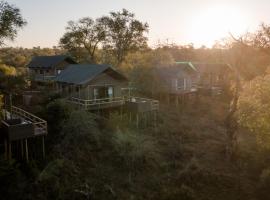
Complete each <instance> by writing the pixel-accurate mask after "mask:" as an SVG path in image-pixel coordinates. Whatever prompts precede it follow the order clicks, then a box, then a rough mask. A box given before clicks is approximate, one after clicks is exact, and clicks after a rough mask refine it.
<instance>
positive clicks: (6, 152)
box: [4, 140, 8, 160]
mask: <svg viewBox="0 0 270 200" xmlns="http://www.w3.org/2000/svg"><path fill="white" fill-rule="evenodd" d="M4 143H5V144H4V145H5V159H6V160H7V159H8V142H7V140H5V142H4Z"/></svg>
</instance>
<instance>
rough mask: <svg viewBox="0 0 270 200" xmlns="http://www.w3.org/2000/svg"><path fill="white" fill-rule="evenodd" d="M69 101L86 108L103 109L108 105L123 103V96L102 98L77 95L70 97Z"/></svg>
mask: <svg viewBox="0 0 270 200" xmlns="http://www.w3.org/2000/svg"><path fill="white" fill-rule="evenodd" d="M69 102H71V103H73V104H76V105H79V106H81V107H84V108H85V109H101V108H107V107H113V106H115V105H123V104H124V98H123V97H112V98H102V99H80V98H76V97H70V98H69Z"/></svg>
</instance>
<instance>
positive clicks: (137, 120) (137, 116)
mask: <svg viewBox="0 0 270 200" xmlns="http://www.w3.org/2000/svg"><path fill="white" fill-rule="evenodd" d="M136 126H137V128H139V114H138V113H136Z"/></svg>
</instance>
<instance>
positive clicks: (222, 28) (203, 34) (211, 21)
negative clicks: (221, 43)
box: [190, 5, 248, 47]
mask: <svg viewBox="0 0 270 200" xmlns="http://www.w3.org/2000/svg"><path fill="white" fill-rule="evenodd" d="M191 25H192V27H191V31H190V35H191V40H192V41H193V43H194V44H202V45H205V46H207V47H211V46H212V45H213V44H214V43H215V41H217V40H220V39H222V38H224V37H226V36H228V35H229V33H232V34H234V35H240V34H243V33H245V32H246V31H247V28H248V20H247V17H246V16H245V14H244V13H243V12H241V10H240V9H237V8H235V7H230V6H225V5H222V6H221V5H219V6H212V7H209V8H208V9H206V10H204V11H203V12H201V13H198V14H196V17H195V18H194V19H193V22H192V24H191Z"/></svg>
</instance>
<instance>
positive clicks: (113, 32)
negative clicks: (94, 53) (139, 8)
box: [99, 9, 148, 64]
mask: <svg viewBox="0 0 270 200" xmlns="http://www.w3.org/2000/svg"><path fill="white" fill-rule="evenodd" d="M134 17H135V15H134V14H133V13H130V12H129V11H127V10H126V9H123V10H122V11H121V12H111V13H110V15H109V16H104V17H101V18H100V19H99V20H100V22H101V23H103V24H104V26H105V27H106V35H107V37H106V44H105V45H104V49H105V50H106V51H111V52H112V54H113V55H114V56H115V57H116V60H117V64H120V63H121V62H122V61H123V60H124V58H125V56H126V55H127V54H128V53H129V52H130V51H133V50H137V49H140V48H143V47H145V46H146V45H147V43H146V42H147V37H145V36H144V33H145V32H148V24H147V23H142V22H140V21H139V20H137V19H135V18H134Z"/></svg>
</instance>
